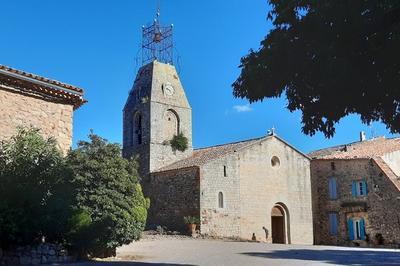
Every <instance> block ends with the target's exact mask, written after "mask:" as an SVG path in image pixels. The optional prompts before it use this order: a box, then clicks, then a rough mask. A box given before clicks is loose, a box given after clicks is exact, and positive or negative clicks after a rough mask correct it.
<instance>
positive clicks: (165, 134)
mask: <svg viewBox="0 0 400 266" xmlns="http://www.w3.org/2000/svg"><path fill="white" fill-rule="evenodd" d="M159 16H160V12H159V9H158V11H157V15H156V18H155V19H154V22H153V23H152V24H151V25H149V26H147V27H145V26H143V28H142V30H143V38H142V67H141V68H140V69H139V71H138V73H137V75H136V79H135V81H134V84H133V87H132V89H131V91H130V92H129V96H128V99H127V101H126V104H125V107H124V110H123V155H124V157H131V156H136V155H138V156H139V164H140V165H139V167H140V168H139V172H140V174H141V176H142V177H146V176H147V175H148V174H149V173H151V172H155V171H157V170H158V169H160V168H162V167H164V166H167V165H169V164H172V163H174V162H176V161H179V160H181V159H184V158H186V157H189V156H190V155H191V154H192V152H193V147H192V109H191V107H190V105H189V102H188V100H187V98H186V95H185V90H184V89H183V86H182V83H181V81H180V79H179V76H178V73H177V71H176V69H175V67H174V65H173V38H172V37H173V35H172V31H173V26H172V25H169V26H162V25H161V24H160V22H159ZM178 134H183V136H184V137H186V138H187V140H188V148H187V149H186V150H185V151H178V150H174V149H173V148H172V147H171V145H170V141H171V140H172V138H173V137H174V135H178Z"/></svg>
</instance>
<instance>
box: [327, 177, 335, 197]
mask: <svg viewBox="0 0 400 266" xmlns="http://www.w3.org/2000/svg"><path fill="white" fill-rule="evenodd" d="M329 199H337V191H336V178H333V177H331V178H329Z"/></svg>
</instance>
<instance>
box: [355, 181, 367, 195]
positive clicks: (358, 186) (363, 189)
mask: <svg viewBox="0 0 400 266" xmlns="http://www.w3.org/2000/svg"><path fill="white" fill-rule="evenodd" d="M351 194H352V195H353V197H363V196H366V195H367V194H368V188H367V182H366V181H365V180H357V181H353V183H352V188H351Z"/></svg>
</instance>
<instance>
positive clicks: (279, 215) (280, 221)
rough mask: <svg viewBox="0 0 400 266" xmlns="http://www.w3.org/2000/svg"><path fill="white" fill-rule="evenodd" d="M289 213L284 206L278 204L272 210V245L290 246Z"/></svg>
mask: <svg viewBox="0 0 400 266" xmlns="http://www.w3.org/2000/svg"><path fill="white" fill-rule="evenodd" d="M289 232H290V231H289V213H288V211H287V208H286V206H285V205H284V204H281V203H277V204H275V206H274V207H273V208H272V210H271V237H272V243H276V244H290V236H289Z"/></svg>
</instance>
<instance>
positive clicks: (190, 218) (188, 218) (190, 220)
mask: <svg viewBox="0 0 400 266" xmlns="http://www.w3.org/2000/svg"><path fill="white" fill-rule="evenodd" d="M183 222H184V223H185V224H199V223H200V219H199V218H198V217H195V216H185V217H183Z"/></svg>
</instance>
